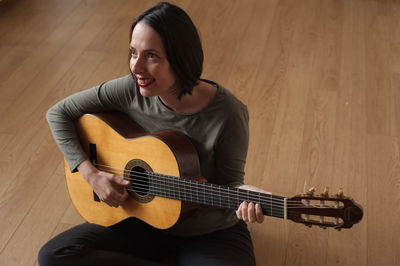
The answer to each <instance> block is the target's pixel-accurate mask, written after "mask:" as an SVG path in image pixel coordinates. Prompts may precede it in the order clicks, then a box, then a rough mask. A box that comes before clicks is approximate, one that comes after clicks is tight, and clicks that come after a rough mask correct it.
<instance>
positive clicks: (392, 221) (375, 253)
mask: <svg viewBox="0 0 400 266" xmlns="http://www.w3.org/2000/svg"><path fill="white" fill-rule="evenodd" d="M367 145H368V146H367V147H368V157H367V162H368V163H367V178H368V205H367V206H368V207H367V208H368V213H367V217H366V218H367V221H368V234H367V237H368V239H369V240H370V241H369V242H368V252H367V257H368V263H369V264H370V265H397V264H399V262H400V239H399V237H398V236H399V235H400V227H399V226H398V221H399V219H400V209H399V208H397V207H396V206H398V204H399V202H400V185H399V184H400V140H399V138H395V137H384V136H368V142H367Z"/></svg>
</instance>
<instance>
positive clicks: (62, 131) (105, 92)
mask: <svg viewBox="0 0 400 266" xmlns="http://www.w3.org/2000/svg"><path fill="white" fill-rule="evenodd" d="M134 92H135V83H134V82H133V79H132V77H131V76H130V75H128V76H125V77H122V78H119V79H115V80H111V81H108V82H105V83H103V84H101V85H99V86H96V87H93V88H91V89H88V90H85V91H81V92H78V93H76V94H73V95H71V96H69V97H67V98H65V99H63V100H61V101H60V102H58V103H57V104H55V105H54V106H52V107H51V108H50V109H49V110H48V112H47V115H46V118H47V121H48V123H49V126H50V129H51V132H52V134H53V137H54V139H55V142H56V143H57V145H58V147H59V148H60V150H61V152H62V153H63V155H64V157H65V158H66V160H67V162H68V165H69V167H70V169H71V171H73V172H74V171H76V170H77V167H78V166H79V164H80V163H81V162H83V161H84V160H86V159H87V158H88V157H87V155H86V154H85V152H84V151H83V149H82V147H81V145H80V142H79V139H78V137H77V134H76V131H75V126H74V121H75V120H76V119H77V118H79V117H81V116H82V115H84V114H86V113H98V112H104V111H112V110H114V111H124V110H125V109H127V108H128V107H129V105H130V103H131V102H132V99H133V98H134Z"/></svg>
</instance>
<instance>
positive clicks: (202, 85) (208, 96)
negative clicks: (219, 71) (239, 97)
mask: <svg viewBox="0 0 400 266" xmlns="http://www.w3.org/2000/svg"><path fill="white" fill-rule="evenodd" d="M216 89H217V88H216V86H214V85H212V84H210V83H207V82H204V81H199V83H198V84H197V85H196V86H195V87H194V88H193V91H192V94H188V93H187V94H185V95H183V96H182V97H181V99H180V100H179V99H178V98H177V94H176V93H169V94H166V95H160V99H161V101H162V102H163V103H164V104H165V105H166V106H167V107H169V108H170V109H172V110H174V111H175V112H177V113H179V114H186V115H189V114H195V113H197V112H199V111H201V110H203V109H204V108H205V107H206V106H207V105H208V104H209V103H210V101H211V100H212V99H213V97H214V94H215V92H216Z"/></svg>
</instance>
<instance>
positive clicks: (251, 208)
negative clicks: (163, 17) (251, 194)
mask: <svg viewBox="0 0 400 266" xmlns="http://www.w3.org/2000/svg"><path fill="white" fill-rule="evenodd" d="M238 188H240V189H246V190H251V191H257V192H262V193H268V194H269V192H267V191H265V190H262V189H259V188H257V187H254V186H250V185H242V186H240V187H238ZM236 216H237V218H238V219H240V220H243V221H245V222H251V223H254V222H257V223H262V222H263V221H264V214H263V212H262V209H261V205H260V204H258V203H257V204H254V203H253V202H250V203H248V202H246V201H243V202H242V203H241V204H240V205H239V208H238V209H237V211H236Z"/></svg>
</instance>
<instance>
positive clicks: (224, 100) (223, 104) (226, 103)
mask: <svg viewBox="0 0 400 266" xmlns="http://www.w3.org/2000/svg"><path fill="white" fill-rule="evenodd" d="M212 82H213V81H212ZM213 84H215V86H216V87H217V91H216V93H215V99H214V104H215V105H216V106H218V107H219V108H221V109H222V111H223V112H224V113H225V114H228V115H229V114H230V115H233V116H236V115H238V114H243V113H246V114H247V113H248V110H247V106H246V105H245V104H244V103H243V102H242V101H241V100H240V99H239V98H237V97H236V96H235V95H234V94H233V93H232V92H231V91H230V90H229V89H227V88H226V87H224V86H222V85H220V84H218V83H216V82H213Z"/></svg>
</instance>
